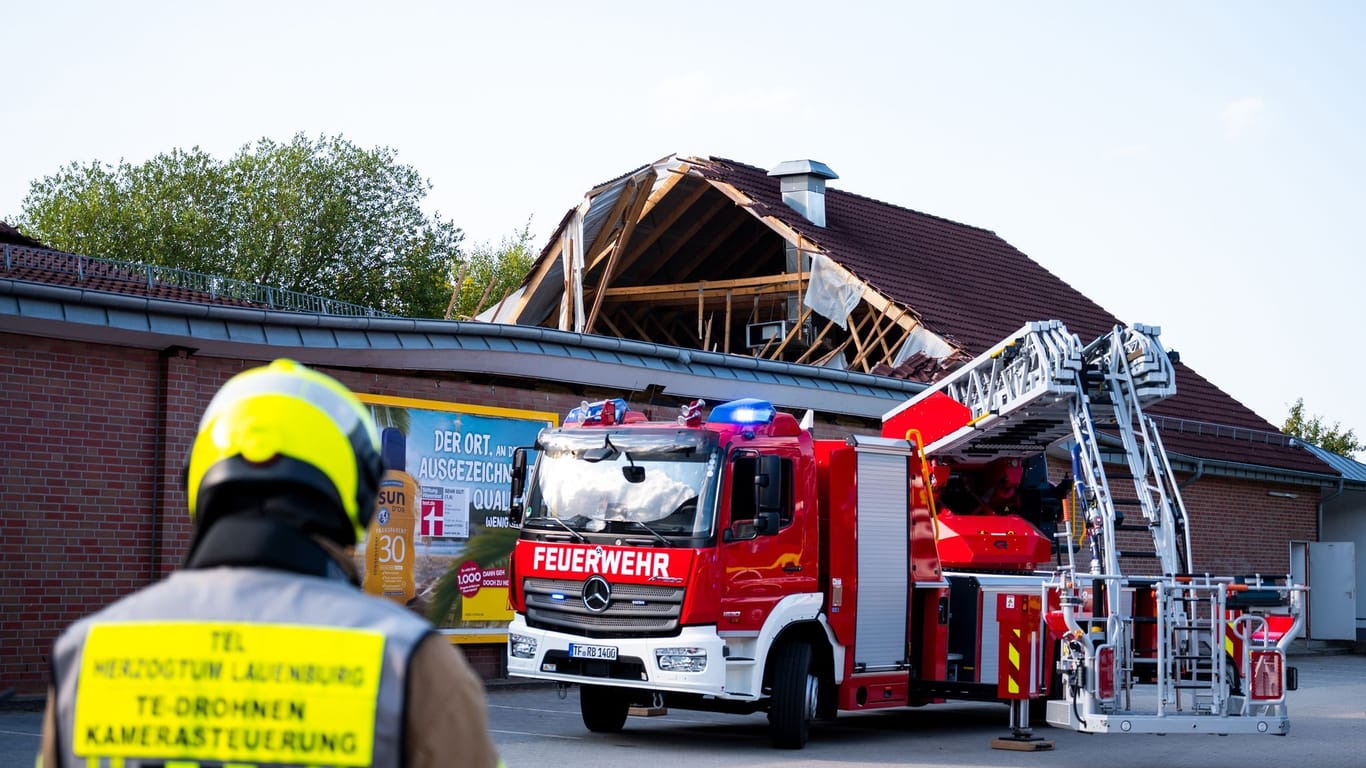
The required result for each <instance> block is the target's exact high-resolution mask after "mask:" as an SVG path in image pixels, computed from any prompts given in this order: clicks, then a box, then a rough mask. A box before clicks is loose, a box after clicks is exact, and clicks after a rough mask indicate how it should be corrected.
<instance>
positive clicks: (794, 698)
mask: <svg viewBox="0 0 1366 768" xmlns="http://www.w3.org/2000/svg"><path fill="white" fill-rule="evenodd" d="M819 693H820V679H819V678H818V677H817V676H816V675H815V674H813V673H812V671H811V646H809V645H807V644H806V643H789V644H787V645H784V646H783V647H782V648H780V649H778V655H777V657H776V658H775V659H774V667H773V703H772V705H771V706H770V709H769V712H768V726H769V737H770V739H771V740H772V741H773V746H775V747H778V748H779V749H801V748H802V747H804V746H806V736H807V729H808V727H809V725H810V723H811V720H813V719H814V718H815V717H816V704H817V702H818V700H819Z"/></svg>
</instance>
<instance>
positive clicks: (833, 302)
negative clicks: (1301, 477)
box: [484, 156, 1326, 474]
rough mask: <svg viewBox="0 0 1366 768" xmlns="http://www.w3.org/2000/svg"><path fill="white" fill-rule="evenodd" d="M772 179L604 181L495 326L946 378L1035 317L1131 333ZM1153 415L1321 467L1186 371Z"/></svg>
mask: <svg viewBox="0 0 1366 768" xmlns="http://www.w3.org/2000/svg"><path fill="white" fill-rule="evenodd" d="M834 178H837V176H836V175H835V173H834V172H833V171H832V170H831V169H830V168H829V167H828V166H826V165H824V164H823V163H819V162H815V161H810V160H802V161H794V162H788V163H783V164H782V165H780V166H778V167H777V168H775V169H773V171H768V172H766V171H764V170H762V169H759V168H756V167H753V166H750V165H746V164H744V163H739V162H736V161H733V160H727V159H723V158H715V157H677V156H669V157H666V158H663V159H661V160H659V161H656V162H654V163H651V164H649V165H644V166H641V167H639V168H636V169H633V170H631V171H629V172H627V173H625V174H623V175H621V176H618V177H617V178H615V179H612V180H611V181H608V182H605V183H603V184H600V185H598V186H597V187H594V188H593V189H591V190H589V191H588V193H587V194H586V195H585V197H584V200H583V202H582V203H581V204H580V205H579V206H577V207H576V208H574V209H571V210H570V211H569V212H568V213H567V214H566V215H565V217H564V218H563V219H562V220H561V222H560V224H559V226H558V228H557V230H556V232H555V234H554V235H553V236H552V238H551V240H550V241H549V243H548V244H547V245H546V246H545V248H544V249H543V250H542V252H541V254H540V256H539V258H538V260H537V261H536V263H535V264H534V265H533V267H532V270H531V272H530V274H529V275H528V277H527V279H526V280H525V281H524V283H523V284H522V286H521V288H520V289H519V290H518V291H517V293H516V294H514V295H513V296H512V297H509V299H508V300H506V301H505V302H504V303H503V304H502V305H500V308H499V310H498V314H497V316H496V317H494V316H492V315H491V314H490V315H486V316H485V318H484V319H490V320H496V321H499V322H507V323H516V324H522V325H536V326H542V327H550V328H559V329H561V330H570V331H578V332H583V333H598V334H604V335H613V336H617V337H620V338H625V339H635V340H640V341H647V342H656V343H662V344H668V345H672V346H680V347H685V348H692V349H702V350H707V351H712V352H721V353H730V354H742V355H749V356H753V357H758V358H763V359H769V360H774V361H779V360H781V361H786V362H793V363H800V364H807V365H816V366H824V367H837V368H848V369H850V370H854V371H861V372H868V373H875V374H882V375H891V376H898V377H909V378H913V379H916V380H920V381H932V380H934V379H935V378H938V377H939V376H942V375H943V374H944V373H945V372H947V371H948V370H951V369H952V368H953V367H954V366H955V365H956V364H958V363H959V362H961V361H963V360H967V359H970V358H972V357H974V356H976V355H978V354H980V353H981V352H983V351H985V350H987V349H988V348H990V347H991V346H992V345H993V344H995V343H996V342H998V341H1000V340H1001V339H1003V338H1005V337H1007V336H1009V335H1010V334H1011V333H1013V332H1015V331H1016V330H1017V329H1019V328H1020V327H1021V325H1023V324H1024V323H1026V322H1029V321H1033V320H1047V319H1056V320H1061V321H1062V322H1063V323H1064V324H1066V326H1067V327H1068V328H1069V329H1070V330H1071V331H1072V332H1073V333H1076V334H1077V335H1078V336H1079V337H1081V339H1082V341H1083V343H1085V342H1089V341H1090V340H1091V339H1094V338H1096V337H1097V336H1100V335H1101V334H1104V333H1106V332H1108V331H1110V330H1111V329H1113V328H1114V327H1115V326H1116V325H1122V324H1123V323H1122V322H1121V321H1120V320H1119V319H1118V318H1116V317H1115V316H1114V315H1111V314H1110V313H1109V312H1107V311H1105V310H1104V309H1103V308H1101V307H1100V305H1098V304H1096V303H1095V302H1094V301H1092V300H1091V299H1089V298H1087V297H1086V296H1085V295H1083V294H1082V293H1080V292H1079V291H1077V290H1076V289H1074V288H1072V287H1071V286H1070V285H1068V284H1067V283H1066V282H1065V281H1064V280H1062V279H1061V278H1059V277H1058V276H1056V275H1054V274H1052V273H1051V272H1049V271H1048V270H1047V269H1045V268H1044V267H1043V266H1041V265H1040V264H1039V263H1037V262H1035V261H1034V260H1033V259H1031V258H1029V257H1028V256H1026V255H1025V254H1024V253H1022V252H1020V251H1019V250H1018V249H1016V248H1015V247H1014V246H1012V245H1010V244H1009V243H1008V242H1006V241H1005V240H1004V239H1002V238H1001V237H1000V236H998V235H997V234H995V233H994V232H991V231H989V230H986V229H982V228H979V227H974V226H969V225H966V224H960V223H958V222H954V221H949V220H947V219H943V218H939V217H937V216H932V215H929V214H926V213H921V212H918V211H913V210H910V209H907V208H903V207H900V206H896V205H892V204H890V203H885V202H882V201H879V200H874V199H871V198H868V197H862V196H860V195H856V194H853V193H850V192H845V191H843V190H839V189H827V188H826V181H827V180H830V179H834ZM1176 370H1177V389H1178V392H1177V395H1176V396H1175V397H1173V398H1170V399H1168V400H1166V401H1164V402H1162V403H1160V404H1158V405H1156V406H1154V407H1152V408H1150V409H1149V413H1150V415H1152V416H1153V417H1154V418H1155V420H1156V421H1157V422H1158V425H1159V427H1160V428H1161V429H1162V430H1163V435H1164V440H1165V444H1166V447H1167V449H1168V450H1169V451H1171V452H1173V453H1177V454H1182V455H1186V456H1189V457H1192V458H1195V459H1197V460H1198V459H1211V460H1216V461H1219V462H1224V463H1230V464H1234V465H1237V464H1247V465H1253V466H1267V467H1276V468H1279V469H1283V470H1290V471H1300V472H1308V473H1316V474H1317V473H1322V472H1324V471H1325V469H1326V467H1325V466H1324V464H1323V463H1321V462H1320V461H1319V460H1318V459H1317V458H1316V457H1314V456H1312V455H1311V454H1309V453H1307V452H1305V451H1302V450H1299V449H1298V448H1297V447H1295V446H1294V445H1292V444H1291V442H1290V440H1289V439H1288V438H1287V437H1286V436H1284V435H1282V434H1281V433H1280V432H1279V431H1278V430H1277V429H1276V428H1275V427H1274V426H1273V425H1271V424H1270V423H1268V422H1267V421H1266V420H1264V419H1262V418H1261V417H1259V416H1257V415H1256V414H1255V413H1254V412H1253V411H1251V410H1250V409H1248V408H1247V407H1246V406H1244V405H1243V404H1241V403H1239V402H1238V401H1237V400H1235V399H1233V398H1232V397H1231V396H1229V395H1228V394H1226V393H1225V392H1223V391H1222V390H1220V389H1219V388H1218V387H1216V386H1215V385H1213V384H1212V383H1210V382H1209V381H1208V380H1206V379H1205V378H1204V377H1202V376H1200V375H1199V374H1197V373H1196V372H1195V371H1193V370H1192V369H1191V368H1190V367H1189V366H1186V365H1183V364H1181V363H1179V362H1178V363H1177V365H1176Z"/></svg>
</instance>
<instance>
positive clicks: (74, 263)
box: [3, 243, 398, 317]
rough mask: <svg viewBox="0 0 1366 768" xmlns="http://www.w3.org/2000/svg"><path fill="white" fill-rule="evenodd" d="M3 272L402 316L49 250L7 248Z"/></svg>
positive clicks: (281, 306)
mask: <svg viewBox="0 0 1366 768" xmlns="http://www.w3.org/2000/svg"><path fill="white" fill-rule="evenodd" d="M3 250H4V263H5V271H7V272H8V271H11V270H15V269H34V270H43V271H47V272H56V273H60V274H67V275H75V276H76V277H77V278H78V279H81V280H87V279H104V280H116V281H120V280H121V281H125V282H130V283H137V284H138V285H140V286H145V287H146V288H147V289H148V290H155V289H157V288H180V289H183V290H187V291H195V292H198V293H202V294H205V295H206V296H207V297H208V298H210V299H213V300H229V301H241V302H245V303H248V304H252V305H256V306H262V307H267V308H269V309H277V310H283V311H286V312H305V313H309V314H317V315H342V316H346V317H398V315H393V314H390V313H388V312H382V311H380V310H378V309H373V308H371V307H363V306H361V305H359V304H352V303H350V302H347V301H340V300H338V299H329V298H327V297H325V296H316V295H313V294H308V293H300V292H299V291H291V290H286V289H284V288H275V287H272V286H269V285H261V284H259V283H249V282H246V281H244V280H234V279H232V278H227V277H220V276H217V275H208V274H204V273H202V272H192V271H190V270H188V269H180V268H178V267H165V266H161V265H159V264H140V263H137V262H132V261H119V260H116V259H102V258H98V257H95V256H82V255H80V254H75V253H66V252H65V251H53V250H48V249H46V248H30V247H27V246H21V245H14V244H11V243H4V244H3Z"/></svg>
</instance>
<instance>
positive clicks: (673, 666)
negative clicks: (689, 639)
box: [655, 647, 707, 672]
mask: <svg viewBox="0 0 1366 768" xmlns="http://www.w3.org/2000/svg"><path fill="white" fill-rule="evenodd" d="M655 664H656V665H657V666H658V667H659V668H660V669H661V670H663V671H665V672H701V671H703V670H705V669H706V668H707V649H705V648H691V647H689V648H656V649H655Z"/></svg>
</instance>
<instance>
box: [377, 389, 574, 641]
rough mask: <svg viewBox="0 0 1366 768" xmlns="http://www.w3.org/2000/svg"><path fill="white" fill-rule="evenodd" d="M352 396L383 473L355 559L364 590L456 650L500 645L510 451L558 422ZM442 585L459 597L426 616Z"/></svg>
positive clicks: (549, 416)
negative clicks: (427, 622)
mask: <svg viewBox="0 0 1366 768" xmlns="http://www.w3.org/2000/svg"><path fill="white" fill-rule="evenodd" d="M358 397H360V399H361V402H363V403H365V404H366V405H368V406H369V407H370V409H371V413H372V414H373V415H374V417H375V423H376V424H377V425H378V427H379V428H380V432H381V442H382V446H383V452H384V457H385V466H386V467H387V468H388V469H387V471H386V472H385V475H384V479H383V480H382V481H381V484H380V489H379V500H378V503H377V505H376V509H375V515H374V517H373V519H372V520H371V522H370V528H369V531H368V533H367V536H366V541H365V543H364V544H362V545H361V546H360V547H357V551H356V561H357V565H358V567H360V569H361V574H362V578H363V585H364V588H365V591H366V592H369V593H371V594H375V595H379V596H382V597H387V598H389V599H390V600H393V601H395V602H397V603H400V604H402V605H406V606H408V607H409V608H411V609H413V610H414V611H416V612H418V613H421V614H423V615H424V616H428V617H429V618H431V619H432V620H433V621H434V622H435V623H436V624H437V625H438V626H439V627H440V628H441V629H442V631H443V632H445V633H446V634H448V635H451V639H452V641H454V642H501V641H502V640H503V639H505V637H506V635H505V630H506V628H507V623H508V622H509V621H510V620H511V619H512V611H511V609H510V608H509V607H508V600H507V597H508V586H509V582H508V572H507V566H508V562H507V558H508V555H510V554H511V545H512V541H513V540H514V539H515V534H516V532H515V531H513V530H511V527H510V524H509V520H508V502H509V498H508V493H509V490H510V479H511V472H512V453H513V450H514V449H515V448H518V447H524V446H531V445H532V444H533V443H535V441H536V435H537V434H538V433H539V432H540V431H541V429H543V428H545V427H547V426H555V425H557V424H558V423H559V417H558V415H557V414H553V413H548V412H542V411H528V410H519V409H513V408H496V407H489V406H480V405H469V404H465V403H447V402H440V401H435V400H416V399H411V398H402V397H390V396H387V395H370V394H359V395H358ZM500 533H501V534H503V535H499V534H500ZM471 540H474V542H475V544H471ZM504 549H505V550H506V551H504ZM443 577H445V578H444V580H443ZM443 583H444V585H445V586H444V592H445V594H448V595H450V594H453V593H452V592H451V590H453V589H458V592H459V597H458V598H457V599H455V600H454V608H453V609H452V610H451V611H450V612H449V613H448V614H447V615H446V616H445V617H434V616H430V611H431V607H432V605H433V603H434V602H439V599H438V587H440V586H441V585H442V584H443Z"/></svg>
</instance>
